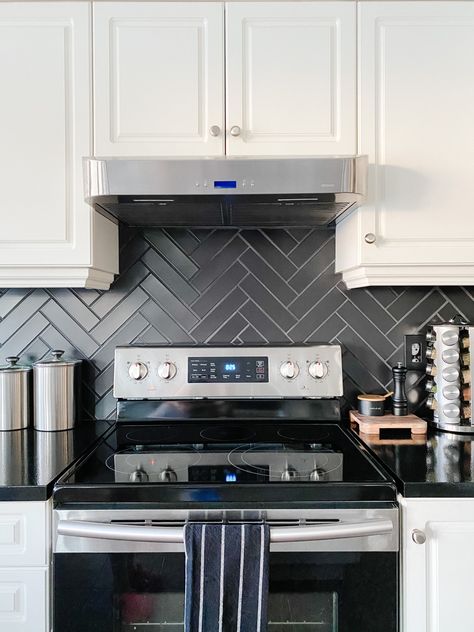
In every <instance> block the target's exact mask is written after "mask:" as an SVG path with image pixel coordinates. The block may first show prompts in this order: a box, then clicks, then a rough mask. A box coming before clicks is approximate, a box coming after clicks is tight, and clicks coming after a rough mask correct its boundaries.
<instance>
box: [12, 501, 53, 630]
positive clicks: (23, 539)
mask: <svg viewBox="0 0 474 632" xmlns="http://www.w3.org/2000/svg"><path fill="white" fill-rule="evenodd" d="M50 520H51V503H50V502H1V503H0V630H1V632H48V631H49V626H50V581H51V572H50V560H51V554H50V550H51V529H50V524H51V523H50Z"/></svg>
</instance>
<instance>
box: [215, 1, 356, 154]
mask: <svg viewBox="0 0 474 632" xmlns="http://www.w3.org/2000/svg"><path fill="white" fill-rule="evenodd" d="M226 35H227V39H226V73H227V92H226V99H227V153H228V154H232V155H245V154H250V155H272V154H276V155H278V154H280V155H288V154H289V155H308V154H310V155H311V154H312V155H324V154H353V153H355V151H356V136H357V135H356V8H355V2H349V1H348V2H334V1H333V2H251V3H248V2H230V3H228V4H226Z"/></svg>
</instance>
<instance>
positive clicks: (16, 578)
mask: <svg viewBox="0 0 474 632" xmlns="http://www.w3.org/2000/svg"><path fill="white" fill-rule="evenodd" d="M48 604H49V590H48V571H47V569H46V568H43V569H24V568H21V569H18V568H9V569H3V568H0V630H2V631H3V630H4V631H5V632H47V631H48V630H49V606H48Z"/></svg>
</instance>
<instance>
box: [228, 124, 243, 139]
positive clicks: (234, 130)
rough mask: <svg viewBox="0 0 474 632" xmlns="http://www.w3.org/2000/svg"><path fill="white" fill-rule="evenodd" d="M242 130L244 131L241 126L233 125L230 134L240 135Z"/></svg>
mask: <svg viewBox="0 0 474 632" xmlns="http://www.w3.org/2000/svg"><path fill="white" fill-rule="evenodd" d="M241 131H242V130H241V129H240V127H239V126H238V125H233V126H232V127H231V128H230V135H231V136H240V132H241Z"/></svg>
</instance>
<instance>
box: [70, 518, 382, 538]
mask: <svg viewBox="0 0 474 632" xmlns="http://www.w3.org/2000/svg"><path fill="white" fill-rule="evenodd" d="M392 531H393V523H392V521H391V520H369V521H367V522H346V523H339V524H319V525H311V526H309V527H308V526H303V527H272V528H271V530H270V542H311V541H316V540H337V539H341V538H363V537H367V536H371V535H385V534H387V533H391V532H392ZM58 534H59V535H64V536H71V537H76V538H95V539H100V540H127V541H134V542H162V543H166V542H171V543H173V542H175V543H179V542H181V543H182V542H183V527H153V526H141V525H140V526H136V525H126V524H114V523H108V522H105V523H104V522H82V521H74V520H60V521H59V522H58Z"/></svg>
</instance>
